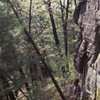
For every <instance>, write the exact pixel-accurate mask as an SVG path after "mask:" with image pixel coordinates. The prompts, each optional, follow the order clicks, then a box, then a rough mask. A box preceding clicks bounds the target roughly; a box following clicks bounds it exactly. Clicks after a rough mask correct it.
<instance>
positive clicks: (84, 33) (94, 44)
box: [74, 0, 100, 100]
mask: <svg viewBox="0 0 100 100" xmlns="http://www.w3.org/2000/svg"><path fill="white" fill-rule="evenodd" d="M74 21H75V23H76V24H78V26H79V27H80V33H79V37H78V41H77V44H76V53H75V57H74V64H75V68H76V70H77V71H78V72H79V73H81V79H82V92H81V98H80V100H100V0H79V3H78V5H77V6H76V9H75V13H74Z"/></svg>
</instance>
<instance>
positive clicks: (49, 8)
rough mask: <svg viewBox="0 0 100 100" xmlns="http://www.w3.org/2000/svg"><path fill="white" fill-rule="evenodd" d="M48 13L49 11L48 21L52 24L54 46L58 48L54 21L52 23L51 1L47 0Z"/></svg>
mask: <svg viewBox="0 0 100 100" xmlns="http://www.w3.org/2000/svg"><path fill="white" fill-rule="evenodd" d="M47 4H48V11H49V16H50V20H51V24H52V30H53V35H54V39H55V43H56V46H57V47H58V46H59V39H58V36H57V31H56V25H55V21H54V17H53V12H52V8H51V1H50V0H48V3H47Z"/></svg>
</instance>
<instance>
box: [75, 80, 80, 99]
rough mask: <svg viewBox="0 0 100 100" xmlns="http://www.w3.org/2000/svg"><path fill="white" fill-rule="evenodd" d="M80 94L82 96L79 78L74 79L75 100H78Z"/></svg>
mask: <svg viewBox="0 0 100 100" xmlns="http://www.w3.org/2000/svg"><path fill="white" fill-rule="evenodd" d="M79 96H80V86H79V79H75V81H74V100H78V98H79Z"/></svg>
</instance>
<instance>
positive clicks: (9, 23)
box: [0, 0, 79, 100]
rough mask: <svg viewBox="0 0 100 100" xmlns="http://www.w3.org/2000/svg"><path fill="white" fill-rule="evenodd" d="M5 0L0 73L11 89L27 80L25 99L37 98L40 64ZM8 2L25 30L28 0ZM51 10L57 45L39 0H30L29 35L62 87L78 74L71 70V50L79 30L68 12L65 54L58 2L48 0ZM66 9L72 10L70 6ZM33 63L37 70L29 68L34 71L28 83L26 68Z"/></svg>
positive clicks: (2, 4) (40, 89) (1, 15)
mask: <svg viewBox="0 0 100 100" xmlns="http://www.w3.org/2000/svg"><path fill="white" fill-rule="evenodd" d="M5 1H6V0H5ZM5 1H4V0H2V1H0V23H1V24H0V73H1V72H2V74H4V75H5V77H6V79H7V80H8V82H9V84H10V88H11V89H13V91H15V90H18V89H19V88H22V86H23V85H24V84H25V83H26V82H28V84H29V88H30V91H25V88H24V89H23V90H24V92H25V95H26V96H28V97H29V100H39V96H41V95H42V93H43V92H44V87H42V85H41V81H40V80H39V78H41V79H43V75H42V71H41V66H43V65H42V64H41V61H40V58H39V57H38V56H37V54H36V53H35V51H34V49H33V47H32V45H31V44H30V42H29V41H28V39H27V37H26V36H25V35H24V34H23V26H21V25H20V24H19V22H18V20H17V18H16V17H15V15H14V12H13V11H12V9H11V7H10V5H9V4H8V3H7V2H5ZM11 2H12V3H13V5H14V7H15V9H16V11H17V13H18V15H19V17H20V18H21V20H22V21H23V23H24V25H25V27H26V29H28V30H29V5H30V0H17V1H16V0H11ZM72 5H73V3H72ZM52 9H53V16H54V20H55V22H56V27H57V28H56V29H57V33H58V37H59V40H60V46H59V48H57V47H56V45H55V41H54V37H53V34H52V33H53V32H52V26H51V23H50V18H49V14H48V10H47V6H46V4H45V3H44V2H43V0H32V9H31V10H32V15H31V17H32V21H31V33H30V34H31V37H32V38H33V39H34V40H35V43H36V44H37V46H38V48H39V50H40V52H41V54H42V56H43V57H44V58H45V60H46V63H47V64H48V66H49V67H50V68H51V69H52V73H53V75H54V76H55V77H56V79H57V80H58V79H59V82H58V83H59V85H60V86H61V87H62V86H63V85H65V84H68V83H69V82H70V81H71V80H73V79H74V78H75V77H76V76H78V74H77V72H76V71H75V69H74V64H73V52H74V46H75V42H76V39H77V34H78V31H79V29H78V28H77V27H76V25H74V23H73V17H72V14H73V13H70V14H69V19H68V52H69V56H68V57H66V56H65V54H64V42H63V41H64V37H63V30H62V25H63V24H62V20H61V11H60V5H59V3H58V2H57V1H56V0H52ZM69 10H70V11H71V12H73V6H71V8H70V9H69ZM64 13H65V12H64ZM34 64H36V66H37V70H38V71H36V72H34V70H33V73H32V74H34V73H35V74H34V75H33V76H34V77H35V78H36V80H34V82H33V83H32V80H31V79H32V77H33V76H32V75H31V73H30V67H31V65H32V67H33V68H34ZM62 67H65V72H64V73H62V71H61V69H62ZM20 68H22V70H23V73H24V74H25V75H24V74H23V75H21V73H20V72H19V69H20ZM5 73H6V74H5ZM63 74H64V77H63ZM9 77H10V78H11V79H12V80H10V79H9ZM46 80H48V78H46ZM52 86H53V84H52V83H50V84H48V85H47V87H46V86H45V88H46V90H49V89H50V88H51V87H52ZM16 87H17V88H16ZM51 94H52V93H51Z"/></svg>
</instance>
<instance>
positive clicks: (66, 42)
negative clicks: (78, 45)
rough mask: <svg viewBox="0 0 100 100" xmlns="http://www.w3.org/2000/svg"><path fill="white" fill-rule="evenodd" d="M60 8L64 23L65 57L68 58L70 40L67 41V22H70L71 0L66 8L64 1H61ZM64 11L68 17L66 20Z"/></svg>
mask: <svg viewBox="0 0 100 100" xmlns="http://www.w3.org/2000/svg"><path fill="white" fill-rule="evenodd" d="M60 6H61V14H62V17H61V18H62V23H63V35H64V48H65V55H66V56H68V39H67V34H68V31H67V24H68V23H67V20H68V9H69V0H67V7H65V6H64V5H63V4H62V1H61V0H60ZM64 9H65V10H66V11H65V13H66V16H65V18H64Z"/></svg>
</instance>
